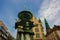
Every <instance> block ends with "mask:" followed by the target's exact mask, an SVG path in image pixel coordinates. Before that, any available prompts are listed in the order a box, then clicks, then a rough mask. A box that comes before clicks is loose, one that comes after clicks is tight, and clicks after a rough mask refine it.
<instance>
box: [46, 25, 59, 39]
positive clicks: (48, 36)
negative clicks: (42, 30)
mask: <svg viewBox="0 0 60 40" xmlns="http://www.w3.org/2000/svg"><path fill="white" fill-rule="evenodd" d="M46 40H60V26H56V25H54V27H53V28H52V29H51V30H50V31H49V33H48V34H46Z"/></svg>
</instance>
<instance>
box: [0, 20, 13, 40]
mask: <svg viewBox="0 0 60 40" xmlns="http://www.w3.org/2000/svg"><path fill="white" fill-rule="evenodd" d="M0 40H13V37H12V36H11V34H10V33H9V31H8V28H7V27H6V26H5V25H4V23H3V22H2V21H0Z"/></svg>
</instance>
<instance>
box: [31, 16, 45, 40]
mask: <svg viewBox="0 0 60 40" xmlns="http://www.w3.org/2000/svg"><path fill="white" fill-rule="evenodd" d="M31 21H33V22H34V25H36V26H35V27H33V28H32V31H33V32H34V36H33V40H44V39H45V37H44V31H43V30H44V28H43V26H42V22H41V20H40V19H39V20H37V19H36V18H35V17H34V16H33V18H32V19H31Z"/></svg>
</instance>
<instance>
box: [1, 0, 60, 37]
mask: <svg viewBox="0 0 60 40" xmlns="http://www.w3.org/2000/svg"><path fill="white" fill-rule="evenodd" d="M25 8H26V10H29V11H31V12H32V14H33V15H34V16H35V17H36V18H37V19H39V18H40V19H41V20H42V23H43V26H44V18H46V19H47V21H48V23H49V25H50V27H51V28H52V27H53V26H54V25H60V0H0V20H2V21H3V23H4V24H5V25H6V26H7V28H8V30H9V32H10V33H11V34H12V36H13V37H16V30H15V28H14V26H15V22H16V19H18V17H17V15H18V13H19V12H20V11H23V10H25ZM44 30H45V26H44Z"/></svg>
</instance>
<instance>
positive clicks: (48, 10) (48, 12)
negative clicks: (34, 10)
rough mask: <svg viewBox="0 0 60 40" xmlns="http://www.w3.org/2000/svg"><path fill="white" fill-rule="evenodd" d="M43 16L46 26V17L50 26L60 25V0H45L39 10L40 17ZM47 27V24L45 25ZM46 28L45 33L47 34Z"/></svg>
mask: <svg viewBox="0 0 60 40" xmlns="http://www.w3.org/2000/svg"><path fill="white" fill-rule="evenodd" d="M39 17H40V18H41V20H42V22H43V26H44V17H45V18H46V19H47V21H48V23H49V25H50V27H51V28H52V27H53V26H54V25H60V18H59V17H60V0H44V1H43V3H42V5H41V6H40V9H39V11H38V18H39ZM44 28H45V26H44ZM45 30H46V29H44V33H45V34H46V31H45Z"/></svg>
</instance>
